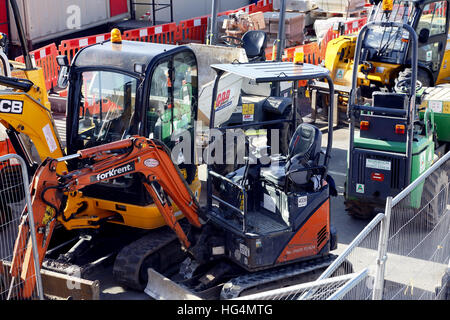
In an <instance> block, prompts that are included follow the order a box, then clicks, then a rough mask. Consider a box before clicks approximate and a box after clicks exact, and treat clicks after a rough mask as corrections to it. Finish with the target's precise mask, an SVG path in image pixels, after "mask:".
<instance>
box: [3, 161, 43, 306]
mask: <svg viewBox="0 0 450 320" xmlns="http://www.w3.org/2000/svg"><path fill="white" fill-rule="evenodd" d="M25 208H27V212H28V214H24V212H26V211H25ZM22 219H28V226H29V230H30V231H29V233H28V237H27V244H23V243H20V244H16V239H17V235H18V232H19V225H20V224H21V221H22ZM29 239H31V242H28V241H29ZM35 243H36V233H35V230H34V221H33V214H32V208H31V198H30V193H29V181H28V173H27V169H26V164H25V162H24V161H23V159H22V158H21V157H20V156H18V155H16V154H8V155H5V156H2V157H0V300H22V299H24V298H25V297H24V296H23V295H21V294H20V292H21V290H20V288H21V287H22V285H23V282H24V281H26V280H29V279H23V278H22V277H21V276H19V277H16V278H13V277H12V275H11V270H10V269H11V262H12V258H13V252H14V246H19V248H27V246H28V244H31V245H32V249H33V250H32V253H33V255H32V257H31V259H34V266H35V272H34V274H35V275H34V276H33V277H34V278H35V279H33V280H34V281H35V282H36V286H35V289H34V291H33V292H32V294H31V296H30V297H27V299H35V300H37V299H43V291H42V281H41V275H40V270H39V263H37V259H36V257H37V248H36V246H35V245H34V244H35ZM24 252H25V249H24ZM19 254H20V253H19ZM24 259H26V257H24Z"/></svg>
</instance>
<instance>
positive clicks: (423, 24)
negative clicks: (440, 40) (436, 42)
mask: <svg viewBox="0 0 450 320" xmlns="http://www.w3.org/2000/svg"><path fill="white" fill-rule="evenodd" d="M446 15H447V1H439V2H434V3H430V4H427V5H426V6H425V7H424V8H423V13H422V16H421V17H420V20H419V23H418V25H417V29H416V31H417V34H420V32H421V30H422V29H428V30H429V31H430V37H431V36H434V35H439V34H443V33H446V30H445V25H446Z"/></svg>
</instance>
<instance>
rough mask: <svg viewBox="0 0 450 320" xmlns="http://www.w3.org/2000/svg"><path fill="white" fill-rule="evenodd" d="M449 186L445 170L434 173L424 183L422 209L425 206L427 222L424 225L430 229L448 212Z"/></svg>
mask: <svg viewBox="0 0 450 320" xmlns="http://www.w3.org/2000/svg"><path fill="white" fill-rule="evenodd" d="M448 184H449V177H448V174H447V172H446V171H445V170H444V169H443V168H441V169H439V170H437V171H435V172H433V173H432V174H431V175H430V176H429V177H428V179H426V181H425V183H424V187H423V192H422V200H421V207H424V206H425V208H424V219H425V221H423V223H424V224H425V225H426V226H427V227H428V228H431V229H432V228H434V227H435V226H436V225H437V224H438V223H439V220H440V218H441V217H442V215H443V214H444V212H445V210H447V208H446V207H447V204H448V203H449V192H448ZM445 190H447V192H445Z"/></svg>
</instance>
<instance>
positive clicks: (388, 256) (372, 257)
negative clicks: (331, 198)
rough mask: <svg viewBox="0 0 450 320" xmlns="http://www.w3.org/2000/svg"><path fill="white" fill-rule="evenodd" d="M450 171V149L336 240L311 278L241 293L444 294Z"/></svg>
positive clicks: (449, 262)
mask: <svg viewBox="0 0 450 320" xmlns="http://www.w3.org/2000/svg"><path fill="white" fill-rule="evenodd" d="M449 175H450V152H449V153H447V154H446V155H444V156H443V157H442V158H440V159H439V160H438V161H436V162H435V163H434V164H433V165H432V166H431V167H430V168H429V169H428V170H426V171H425V172H423V173H422V174H421V175H420V176H419V177H418V178H417V179H416V180H414V182H412V183H411V184H410V185H409V186H408V187H407V188H405V189H404V190H403V191H402V192H401V193H399V194H398V195H397V196H396V197H394V198H392V197H389V198H388V199H387V201H386V210H385V213H379V214H378V215H376V216H375V218H374V219H373V220H372V221H370V222H369V223H368V224H367V225H366V227H365V228H364V229H363V230H362V231H361V232H360V233H359V234H358V235H357V236H356V237H355V238H354V239H353V241H352V242H351V243H350V244H349V245H347V246H345V245H342V244H339V247H338V249H339V248H342V249H343V250H342V251H341V253H340V254H339V256H338V257H337V258H336V260H335V261H334V262H333V263H332V264H331V265H330V266H329V267H328V268H327V269H326V270H325V271H324V272H323V273H322V274H321V275H320V276H319V277H318V278H317V280H316V281H313V282H309V283H304V284H301V285H297V286H291V287H286V288H280V289H277V290H271V291H268V292H263V293H260V294H257V295H250V296H245V297H243V299H248V300H252V299H290V300H293V299H298V300H311V299H321V300H323V299H334V298H339V299H342V300H370V299H373V300H381V299H383V300H434V299H449V294H448V292H449V289H448V288H449V285H450V283H449V282H450V281H449V278H450V214H449V211H450V202H449V188H450V185H449V181H450V177H449ZM343 247H344V248H343ZM346 274H347V277H346ZM356 275H357V276H356ZM344 280H346V282H345V284H344V282H343V281H344ZM363 280H364V281H363ZM324 292H325V294H324Z"/></svg>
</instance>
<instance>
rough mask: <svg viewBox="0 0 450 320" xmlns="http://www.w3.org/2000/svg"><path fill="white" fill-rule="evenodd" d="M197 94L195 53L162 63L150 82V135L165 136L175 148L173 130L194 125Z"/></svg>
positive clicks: (153, 136) (161, 138) (189, 127)
mask: <svg viewBox="0 0 450 320" xmlns="http://www.w3.org/2000/svg"><path fill="white" fill-rule="evenodd" d="M196 97H197V64H196V60H195V57H194V55H193V54H192V53H190V52H182V53H179V54H176V55H174V56H173V59H172V60H170V61H165V62H162V63H160V64H159V65H158V66H157V67H156V68H155V70H154V72H153V75H152V78H151V84H150V97H149V109H148V112H147V128H148V132H149V138H151V139H153V138H154V139H159V140H162V141H163V142H164V143H165V144H166V145H167V146H168V147H169V148H172V147H173V145H174V142H173V141H172V137H173V134H174V133H176V132H180V131H184V130H191V129H192V128H193V122H194V120H195V119H194V115H195V113H194V108H195V107H194V105H195V103H196Z"/></svg>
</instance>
